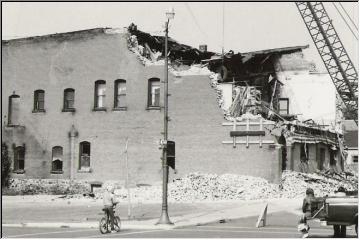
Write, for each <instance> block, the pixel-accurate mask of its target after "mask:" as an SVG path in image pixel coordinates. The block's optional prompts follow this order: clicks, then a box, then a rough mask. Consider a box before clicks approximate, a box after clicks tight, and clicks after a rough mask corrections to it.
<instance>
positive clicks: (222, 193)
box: [169, 173, 278, 202]
mask: <svg viewBox="0 0 360 240" xmlns="http://www.w3.org/2000/svg"><path fill="white" fill-rule="evenodd" d="M277 190H278V187H277V186H276V185H275V184H270V183H268V181H266V180H265V179H262V178H259V177H251V176H241V175H235V174H223V175H216V174H202V173H191V174H188V175H186V176H185V177H183V178H180V179H176V180H174V181H173V182H172V183H171V184H170V185H169V197H170V199H171V200H174V201H180V202H194V201H195V202H196V201H203V200H210V201H216V200H236V199H244V200H250V199H259V198H268V197H270V196H272V195H274V193H275V192H277Z"/></svg>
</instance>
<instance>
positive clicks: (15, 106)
mask: <svg viewBox="0 0 360 240" xmlns="http://www.w3.org/2000/svg"><path fill="white" fill-rule="evenodd" d="M19 113H20V96H19V95H11V96H10V97H9V112H8V125H13V126H14V125H19Z"/></svg>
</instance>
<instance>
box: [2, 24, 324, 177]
mask: <svg viewBox="0 0 360 240" xmlns="http://www.w3.org/2000/svg"><path fill="white" fill-rule="evenodd" d="M128 38H129V36H128V34H127V33H122V32H118V31H115V30H114V29H103V28H97V29H90V30H84V31H77V32H69V33H61V34H53V35H46V36H39V37H30V38H23V39H13V40H8V41H2V60H3V65H2V68H3V72H2V87H3V88H2V135H3V141H4V142H5V143H6V144H8V146H9V149H10V156H13V165H12V168H13V173H12V176H13V177H16V178H59V179H69V178H70V179H79V180H88V181H105V180H118V181H124V180H125V177H126V167H125V166H126V164H125V154H124V151H125V143H126V139H127V138H128V139H129V143H128V159H129V173H130V178H131V183H133V184H141V183H146V184H149V183H150V184H152V183H156V182H159V181H161V176H162V175H161V161H160V156H161V150H160V149H159V148H158V147H159V144H158V141H159V140H160V139H161V138H162V135H161V132H162V131H163V112H162V108H161V107H162V106H163V104H164V103H163V84H162V83H161V81H162V79H163V75H164V68H163V65H156V64H154V65H144V64H142V63H141V61H139V59H138V57H137V56H136V54H134V53H133V52H131V51H130V50H129V46H128V44H129V43H128ZM169 93H170V94H171V96H170V97H169V115H170V118H171V121H170V123H169V139H171V140H173V141H175V142H176V168H177V173H176V175H175V174H173V172H171V173H170V177H171V178H173V177H178V176H182V175H184V174H187V173H190V172H195V171H198V172H206V173H217V174H223V173H235V174H243V175H253V176H259V177H264V178H266V179H268V180H270V181H274V182H277V181H279V179H280V175H281V171H282V169H283V168H284V167H283V166H282V165H283V162H284V161H285V160H284V156H283V149H286V146H288V147H292V149H295V150H291V152H292V153H293V154H292V156H293V157H292V158H293V159H295V160H291V161H292V162H296V161H297V160H296V159H298V158H299V157H300V155H301V153H300V152H301V149H302V148H301V147H298V146H297V145H296V144H294V145H291V146H290V145H286V143H285V142H282V141H281V139H280V138H279V137H277V136H274V135H273V134H271V129H273V127H275V124H276V122H274V121H267V122H266V121H265V120H264V121H265V122H264V124H265V125H266V126H267V127H264V128H263V130H264V132H265V135H264V136H262V138H261V142H262V143H263V144H262V145H259V144H258V139H259V137H258V136H251V137H249V138H248V140H249V141H250V143H251V142H253V143H254V142H257V144H250V145H249V147H245V145H244V144H243V145H239V146H237V147H236V148H234V147H232V145H231V140H232V138H230V135H229V131H230V128H227V127H226V126H223V123H224V122H225V120H224V112H223V109H221V108H220V107H219V105H218V97H219V96H218V95H217V93H216V91H214V89H213V88H212V87H211V85H210V79H209V77H208V76H206V75H187V76H175V75H173V74H169ZM258 123H259V120H256V121H255V120H254V121H252V120H249V127H246V124H247V123H246V121H245V122H243V123H239V125H241V127H238V129H243V130H245V127H246V128H247V130H257V129H258V128H259V124H258ZM225 125H226V124H225ZM265 125H264V126H265ZM228 126H231V122H230V125H229V124H228ZM226 141H228V142H227V143H226ZM224 142H225V144H224ZM325 148H326V149H328V146H325ZM316 149H318V148H316ZM314 151H315V150H314ZM288 154H290V153H288ZM316 154H320V153H317V150H316ZM324 154H325V155H326V156H327V157H326V158H327V161H328V159H329V156H328V154H327V153H324ZM298 155H299V156H298ZM325 155H324V157H325ZM313 158H314V161H315V162H316V161H318V160H317V159H316V157H313ZM294 166H295V165H294V163H293V166H292V167H291V166H290V165H288V166H287V167H286V168H287V169H295V170H297V169H296V167H294Z"/></svg>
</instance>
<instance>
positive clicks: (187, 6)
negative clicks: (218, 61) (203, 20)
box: [184, 2, 208, 39]
mask: <svg viewBox="0 0 360 240" xmlns="http://www.w3.org/2000/svg"><path fill="white" fill-rule="evenodd" d="M184 4H185V6H186V9H187V10H188V11H189V13H190V15H191V17H192V19H193V21H194V22H195V25H196V26H197V28H198V29H199V30H200V32H201V33H202V34H203V35H204V37H205V38H206V39H207V38H208V35H207V34H206V33H205V32H204V31H203V30H202V28H201V27H200V24H199V22H198V21H197V19H196V17H195V15H194V13H193V11H192V10H191V8H190V6H189V4H188V3H187V2H185V3H184Z"/></svg>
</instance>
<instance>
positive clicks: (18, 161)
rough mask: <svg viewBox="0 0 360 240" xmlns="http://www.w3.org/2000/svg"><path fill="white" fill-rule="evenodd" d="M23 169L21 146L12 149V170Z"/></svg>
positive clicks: (23, 150)
mask: <svg viewBox="0 0 360 240" xmlns="http://www.w3.org/2000/svg"><path fill="white" fill-rule="evenodd" d="M24 167H25V148H24V147H22V146H19V147H16V148H15V149H14V170H15V171H18V170H24Z"/></svg>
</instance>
